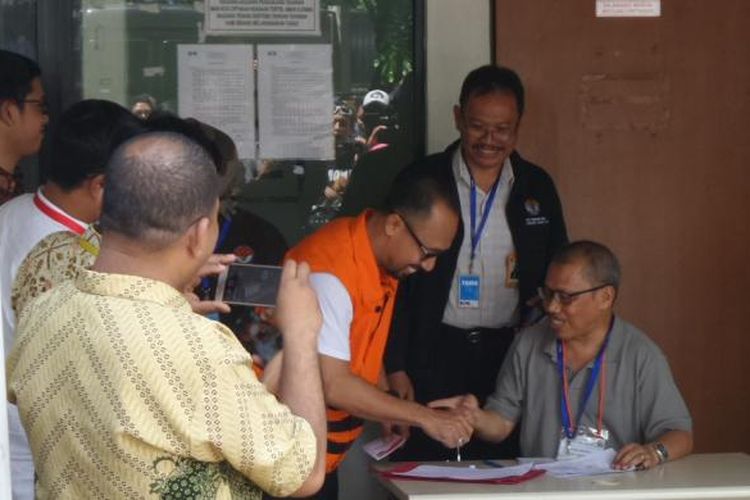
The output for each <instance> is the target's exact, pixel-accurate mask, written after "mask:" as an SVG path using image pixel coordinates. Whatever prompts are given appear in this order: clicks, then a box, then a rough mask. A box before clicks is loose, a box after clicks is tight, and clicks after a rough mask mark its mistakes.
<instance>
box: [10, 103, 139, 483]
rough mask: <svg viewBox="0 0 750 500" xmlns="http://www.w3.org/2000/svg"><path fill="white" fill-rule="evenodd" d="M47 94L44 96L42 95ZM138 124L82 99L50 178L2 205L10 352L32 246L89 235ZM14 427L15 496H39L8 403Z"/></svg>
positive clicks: (66, 121) (57, 138) (61, 131)
mask: <svg viewBox="0 0 750 500" xmlns="http://www.w3.org/2000/svg"><path fill="white" fill-rule="evenodd" d="M42 99H43V97H42ZM130 123H133V124H136V126H137V124H138V121H137V118H135V117H133V116H132V115H131V114H130V113H129V112H128V110H126V109H125V108H123V107H121V106H119V105H117V104H115V103H112V102H108V101H98V100H87V101H81V102H79V103H77V104H75V105H73V106H72V107H71V108H69V109H68V110H67V111H66V112H65V113H63V115H62V116H61V118H60V121H59V123H58V128H57V130H56V131H55V134H54V135H53V138H52V152H53V155H52V160H51V161H50V165H48V168H46V169H44V174H45V177H46V182H45V184H44V186H42V187H41V188H40V189H39V190H38V191H37V192H36V193H33V194H31V193H28V194H24V195H21V196H18V197H16V198H14V199H12V200H10V201H9V202H7V203H5V204H4V205H2V206H0V294H2V324H3V346H4V350H5V352H6V353H8V352H10V350H11V347H12V346H13V339H14V336H15V325H16V318H15V314H14V313H13V308H12V305H11V297H10V295H11V290H12V287H13V282H14V280H15V277H16V273H17V272H18V267H19V266H20V265H21V263H22V262H23V260H24V258H25V257H26V255H27V254H28V253H29V252H30V251H31V249H32V248H33V247H34V246H35V245H36V244H37V243H38V242H39V241H40V240H41V239H43V238H44V237H45V236H47V235H48V234H51V233H54V232H57V231H66V230H67V231H71V232H73V233H76V234H83V232H84V231H85V230H86V228H87V227H88V225H89V224H90V223H92V222H94V221H95V220H96V218H97V217H98V213H99V209H98V208H92V205H93V206H94V207H96V206H97V204H99V205H100V204H101V195H102V190H103V187H104V166H105V164H106V162H107V159H108V157H109V155H110V153H111V151H112V150H113V148H114V147H115V146H117V145H118V144H119V142H121V140H122V139H124V138H126V137H127V136H128V134H127V133H126V132H125V131H126V130H128V128H127V127H128V124H130ZM8 429H9V430H8V432H9V437H10V450H11V475H12V481H13V496H14V498H34V464H33V461H32V458H31V451H30V449H29V445H28V441H27V439H26V434H25V432H24V430H23V427H22V426H21V422H20V419H19V416H18V410H17V409H16V407H15V405H11V404H9V405H8Z"/></svg>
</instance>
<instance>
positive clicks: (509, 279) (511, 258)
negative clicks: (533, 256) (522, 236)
mask: <svg viewBox="0 0 750 500" xmlns="http://www.w3.org/2000/svg"><path fill="white" fill-rule="evenodd" d="M505 288H518V258H517V257H516V252H511V253H509V254H508V255H507V256H506V257H505Z"/></svg>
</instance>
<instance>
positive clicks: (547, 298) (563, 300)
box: [536, 283, 610, 306]
mask: <svg viewBox="0 0 750 500" xmlns="http://www.w3.org/2000/svg"><path fill="white" fill-rule="evenodd" d="M607 286H610V284H609V283H604V284H603V285H599V286H595V287H593V288H587V289H586V290H580V291H578V292H564V291H562V290H553V289H551V288H548V287H546V286H540V287H539V288H537V289H536V291H537V294H538V295H539V298H540V299H542V301H543V302H544V303H545V304H551V303H552V302H553V301H554V300H555V297H556V298H557V300H559V301H560V304H562V305H564V306H569V305H570V304H572V303H573V302H575V300H576V298H578V297H580V296H581V295H583V294H585V293H591V292H595V291H597V290H601V289H602V288H604V287H607Z"/></svg>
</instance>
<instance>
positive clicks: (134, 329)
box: [7, 269, 316, 499]
mask: <svg viewBox="0 0 750 500" xmlns="http://www.w3.org/2000/svg"><path fill="white" fill-rule="evenodd" d="M27 309H28V310H26V311H24V313H23V314H22V317H21V320H20V323H19V326H18V331H17V338H16V343H15V345H14V348H13V351H12V353H11V354H10V357H9V359H8V368H7V373H8V397H9V398H10V400H11V401H16V402H17V404H18V407H19V410H20V413H21V418H22V421H23V424H24V427H25V429H26V431H27V433H28V436H29V440H30V443H31V449H32V453H33V456H34V464H35V467H36V473H37V476H38V480H37V486H36V490H37V498H41V499H44V498H129V499H130V498H257V499H260V498H261V495H262V493H261V490H260V488H262V489H264V490H266V491H268V492H269V493H271V494H272V495H276V496H282V495H288V494H290V493H292V492H294V491H295V490H297V489H298V488H299V487H300V486H301V485H302V483H303V482H304V481H305V479H306V478H307V476H308V475H309V473H310V471H311V470H312V468H313V464H314V462H315V455H316V447H315V436H314V434H313V431H312V428H311V427H310V425H309V424H308V423H307V422H306V421H305V420H304V419H302V418H299V417H296V416H294V415H293V414H292V413H291V411H290V410H289V408H288V407H286V406H284V405H282V404H281V403H279V402H278V401H277V400H276V398H275V397H274V396H273V395H272V394H270V393H269V392H268V391H267V390H266V388H265V386H263V385H262V384H261V383H260V382H259V381H258V379H257V378H256V376H255V375H254V374H253V371H252V369H251V359H250V355H249V354H248V353H247V352H246V351H245V350H244V349H243V348H242V346H241V345H240V343H239V342H238V341H237V339H236V338H235V336H234V335H233V334H232V332H231V331H230V330H229V329H227V328H226V327H225V326H223V325H221V324H220V323H217V322H214V321H211V320H209V319H207V318H204V317H203V316H200V315H197V314H195V313H193V312H192V311H191V310H190V306H189V305H188V303H187V301H186V300H185V299H184V298H183V296H182V295H181V294H180V293H179V292H177V291H176V290H175V289H174V288H172V287H171V286H169V285H167V284H165V283H162V282H158V281H153V280H149V279H145V278H140V277H137V276H126V275H117V274H105V273H97V272H94V271H90V270H86V269H83V270H81V271H80V273H79V275H78V277H77V278H76V279H75V280H73V281H66V282H65V283H63V284H61V285H56V286H55V287H54V288H52V289H51V290H50V291H48V292H46V293H44V294H42V295H41V296H40V297H38V298H37V299H34V301H32V302H31V303H30V304H29V305H28V306H27Z"/></svg>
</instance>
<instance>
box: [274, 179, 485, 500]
mask: <svg viewBox="0 0 750 500" xmlns="http://www.w3.org/2000/svg"><path fill="white" fill-rule="evenodd" d="M450 193H451V191H449V190H448V189H447V188H446V186H444V185H443V184H441V183H440V182H439V181H437V180H436V179H435V178H434V177H433V176H432V174H431V173H430V172H428V171H421V170H409V171H404V172H402V174H400V175H399V176H398V177H397V178H396V180H395V181H394V183H393V186H392V187H391V190H390V193H389V195H388V196H387V198H386V200H385V203H384V206H383V207H382V208H381V209H379V210H366V211H364V212H363V213H362V214H360V215H359V216H358V217H343V218H340V219H337V220H335V221H333V222H331V223H329V224H327V225H326V226H324V227H322V228H321V229H320V230H319V231H317V232H316V233H314V234H313V235H311V236H309V237H308V238H306V239H305V240H303V241H302V242H301V243H299V244H298V245H297V246H296V247H294V248H293V249H292V250H290V251H289V253H288V255H287V256H288V257H289V258H292V259H302V260H305V261H307V262H309V263H310V267H311V270H312V273H313V274H312V275H311V279H310V281H311V284H312V286H313V288H314V289H315V290H316V292H317V294H318V302H319V303H320V306H321V311H322V313H323V327H322V329H321V332H320V340H319V346H318V352H319V354H320V367H321V372H322V377H323V387H324V392H325V400H326V405H327V407H328V445H327V457H326V472H327V477H326V482H325V484H324V486H323V489H322V490H321V492H320V493H319V494H318V496H316V497H315V498H326V499H328V498H337V496H338V491H337V490H338V479H337V477H336V468H337V467H338V465H339V464H340V463H341V461H342V460H343V458H344V455H345V453H346V451H347V450H348V449H349V447H350V446H351V445H352V443H353V442H354V440H355V439H356V438H357V437H358V436H359V434H360V433H361V432H362V424H363V419H367V420H375V421H379V422H383V423H386V424H387V425H389V424H395V425H399V426H400V428H406V426H417V427H420V428H421V429H422V430H423V431H424V432H425V433H426V434H427V435H429V436H431V437H433V438H434V439H436V440H438V441H440V442H441V443H443V444H444V445H445V446H448V447H455V446H457V445H458V444H460V443H465V442H467V440H468V438H469V437H470V435H471V427H470V426H469V425H468V421H467V420H466V418H465V415H464V414H463V413H460V412H458V411H454V412H446V411H440V410H437V411H436V410H434V409H431V408H428V407H426V406H423V405H420V404H418V403H415V402H412V401H406V400H402V399H399V398H397V397H394V396H392V395H390V394H388V392H386V391H387V386H386V385H385V383H384V382H381V381H384V380H385V377H384V374H383V373H382V361H383V351H384V349H385V344H386V340H387V338H388V331H389V329H390V323H391V317H392V314H393V305H394V297H395V293H396V289H397V287H398V279H399V278H402V277H405V276H408V275H410V274H412V273H414V272H417V271H430V270H432V268H433V267H434V265H435V260H436V258H437V256H438V255H439V254H440V253H442V252H444V251H445V250H447V249H448V248H449V247H450V245H451V241H452V240H453V238H454V236H455V233H456V230H457V227H458V211H457V204H456V201H455V199H454V197H453V196H452V195H451V194H450ZM285 361H288V360H285ZM379 382H380V383H379Z"/></svg>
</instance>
